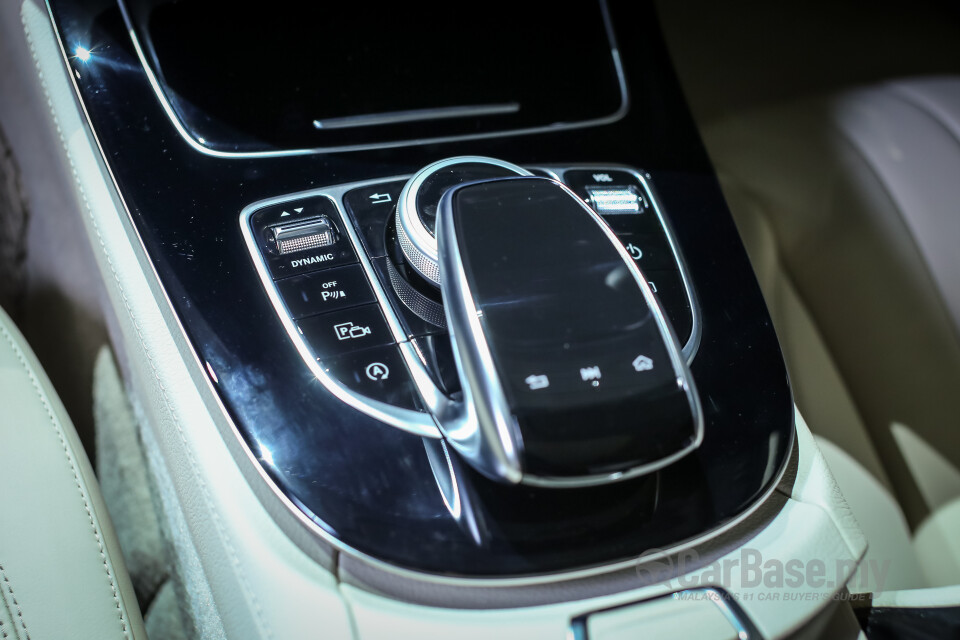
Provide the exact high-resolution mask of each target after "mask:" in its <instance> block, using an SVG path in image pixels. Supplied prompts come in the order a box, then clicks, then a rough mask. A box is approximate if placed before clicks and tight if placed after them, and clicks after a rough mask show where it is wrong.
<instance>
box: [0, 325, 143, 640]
mask: <svg viewBox="0 0 960 640" xmlns="http://www.w3.org/2000/svg"><path fill="white" fill-rule="evenodd" d="M0 477H2V483H0V514H2V515H0V637H2V638H3V639H4V640H6V639H8V638H9V639H14V638H15V639H17V640H28V639H29V640H44V639H51V640H62V639H64V638H71V639H82V638H90V639H91V640H93V639H96V640H104V639H109V638H117V639H120V638H123V639H126V640H131V639H136V638H146V633H145V632H144V628H143V621H142V619H141V617H140V610H139V609H138V607H137V601H136V597H135V595H134V592H133V587H132V585H131V583H130V579H129V576H128V575H127V569H126V567H125V565H124V562H123V557H122V555H121V554H120V549H119V547H118V545H117V539H116V535H115V533H114V530H113V525H112V524H111V522H110V517H109V514H108V513H107V509H106V506H105V505H104V503H103V500H102V498H101V497H100V491H99V488H98V486H97V481H96V478H95V477H94V475H93V469H92V468H91V466H90V462H89V460H88V459H87V456H86V455H85V454H84V451H83V448H82V446H81V444H80V441H79V439H78V438H77V434H76V432H75V431H74V428H73V425H72V424H71V423H70V419H69V418H68V417H67V415H66V413H65V412H64V409H63V406H62V405H61V403H60V400H59V399H58V398H57V395H56V393H55V392H54V391H53V388H52V387H51V386H50V382H49V381H48V380H47V377H46V375H45V374H44V372H43V370H42V369H41V368H40V365H39V363H38V362H37V360H36V358H35V357H34V355H33V353H32V352H31V350H30V348H29V347H28V346H27V344H26V342H25V341H24V340H23V336H22V335H21V334H20V332H19V331H18V330H17V328H16V327H15V326H14V325H13V323H12V322H11V320H10V318H9V317H8V316H7V315H6V314H5V313H4V312H3V311H2V310H0Z"/></svg>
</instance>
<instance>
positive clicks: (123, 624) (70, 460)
mask: <svg viewBox="0 0 960 640" xmlns="http://www.w3.org/2000/svg"><path fill="white" fill-rule="evenodd" d="M0 333H2V334H3V337H4V338H5V339H6V341H7V344H9V345H10V349H11V350H12V351H13V354H14V355H15V356H16V358H17V360H18V361H19V362H20V365H21V366H22V367H23V370H24V371H25V372H26V374H27V377H28V378H29V379H30V384H31V385H32V386H33V389H34V391H36V393H37V398H38V399H39V400H40V403H41V404H42V405H43V408H44V411H45V412H46V414H47V418H49V419H50V424H52V425H53V429H54V431H55V432H56V434H57V438H58V439H59V440H60V446H61V447H62V448H63V454H64V456H65V457H66V459H67V466H69V467H70V471H71V472H72V473H73V481H74V483H75V484H76V487H77V491H78V492H79V493H80V499H81V500H82V501H83V508H84V510H85V511H86V512H87V521H88V522H89V523H90V529H91V530H92V532H93V538H94V540H96V542H97V549H98V551H99V552H100V559H101V561H102V562H103V568H104V570H105V571H106V572H107V581H108V582H109V583H110V589H111V591H113V601H114V602H115V603H116V606H117V611H118V612H119V614H120V628H121V629H122V630H123V635H124V636H126V637H128V638H129V634H128V633H127V621H126V620H125V619H124V617H123V610H122V609H121V608H120V596H119V594H118V593H117V586H116V584H115V582H114V578H113V572H112V571H111V570H110V566H109V565H108V564H107V554H106V552H105V550H104V546H103V537H102V536H101V535H100V528H99V527H98V526H97V523H96V521H95V520H94V517H93V511H92V510H91V509H90V501H89V496H88V495H87V491H86V490H85V489H84V487H83V483H82V482H81V481H80V473H79V471H78V470H77V464H76V460H75V459H74V457H73V455H71V453H70V445H68V444H67V440H66V437H65V436H64V433H63V428H62V427H61V425H60V422H59V421H58V420H57V418H56V416H55V415H54V413H53V409H52V408H51V407H50V403H49V402H48V400H47V397H46V394H45V393H44V392H43V389H42V388H41V387H40V382H39V381H38V380H37V377H36V376H35V375H34V373H33V371H32V370H31V369H30V365H29V364H28V363H27V360H26V358H24V356H23V351H21V350H20V348H19V347H18V346H17V343H16V342H15V341H14V339H13V336H12V335H11V334H10V332H9V331H7V329H6V327H4V326H3V325H0ZM3 579H4V582H5V585H4V586H6V587H7V588H8V589H9V591H10V594H11V595H12V594H13V587H12V586H10V582H9V581H8V580H7V579H6V574H4V575H3ZM21 622H22V617H21Z"/></svg>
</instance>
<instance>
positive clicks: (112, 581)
mask: <svg viewBox="0 0 960 640" xmlns="http://www.w3.org/2000/svg"><path fill="white" fill-rule="evenodd" d="M21 22H22V24H23V27H24V32H25V35H26V37H27V43H28V44H29V46H30V53H31V55H32V56H33V60H34V64H36V65H37V66H38V71H39V59H38V58H37V52H36V47H35V46H34V42H33V37H32V35H31V33H30V27H29V26H28V25H27V22H26V16H25V15H24V14H23V13H22V12H21ZM40 78H41V83H42V84H43V85H44V92H45V93H47V92H46V82H45V81H44V80H43V75H42V73H41V74H40ZM46 97H47V104H48V105H49V106H50V107H51V108H52V107H53V104H52V102H51V100H50V96H49V93H47V96H46ZM57 131H58V132H59V131H60V127H59V124H58V126H57ZM60 140H61V142H63V135H62V134H61V135H60ZM0 332H2V333H3V334H4V336H5V337H6V339H7V342H8V343H9V344H10V346H11V347H12V349H13V352H14V354H15V355H16V356H17V359H18V360H19V361H20V364H21V365H22V366H23V368H24V370H25V371H26V372H27V376H28V377H29V378H30V382H31V384H32V385H33V388H34V389H35V390H36V392H37V396H38V397H39V398H40V402H41V403H42V404H43V407H44V409H45V410H46V412H47V417H49V418H50V422H51V423H52V424H53V426H54V429H55V430H56V432H57V437H58V438H59V439H60V445H61V446H62V447H63V451H64V455H65V456H66V458H67V463H68V465H69V466H70V470H71V471H72V472H73V479H74V481H75V483H76V486H77V490H78V491H79V492H80V498H81V500H82V501H83V508H84V509H85V510H86V512H87V519H88V521H89V522H90V529H91V530H92V533H93V537H94V540H96V543H97V549H98V550H99V552H100V559H101V561H102V562H103V569H104V571H105V572H106V574H107V582H108V583H109V584H110V590H111V592H112V593H113V602H114V605H115V606H116V609H117V614H118V616H119V618H120V629H121V631H122V632H123V635H124V637H125V638H128V639H129V638H130V632H129V629H128V627H127V620H126V618H125V617H124V614H123V607H121V605H120V594H119V593H118V591H117V584H116V580H115V579H114V575H113V571H112V570H111V568H110V564H109V563H108V562H107V554H106V551H105V548H104V543H103V537H102V536H101V533H100V529H99V527H98V526H97V523H96V521H95V520H94V517H93V512H92V511H91V509H90V502H89V499H88V495H87V492H86V491H85V490H84V487H83V485H82V483H81V482H80V476H79V473H78V471H77V466H76V461H75V460H74V458H73V456H72V455H71V454H70V447H69V445H68V444H67V441H66V439H65V438H64V434H63V430H62V428H61V426H60V424H59V422H58V421H57V419H56V417H55V416H54V414H53V411H52V409H51V408H50V404H49V403H48V401H47V398H46V396H45V395H44V393H43V391H42V389H41V387H40V384H39V382H38V381H37V378H36V376H35V375H34V373H33V371H31V369H30V367H29V365H28V364H27V361H26V359H25V358H24V357H23V352H22V351H21V350H20V349H19V348H18V347H17V345H16V343H15V342H14V341H13V337H12V336H11V335H10V333H9V332H8V331H7V330H6V328H5V327H3V326H0Z"/></svg>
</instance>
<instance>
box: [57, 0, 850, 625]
mask: <svg viewBox="0 0 960 640" xmlns="http://www.w3.org/2000/svg"><path fill="white" fill-rule="evenodd" d="M500 9H501V11H497V10H496V7H492V8H491V11H489V12H486V11H484V12H479V13H482V14H483V15H477V16H476V22H475V23H470V24H463V23H461V21H460V20H459V19H457V18H456V16H452V15H450V14H449V13H448V12H446V11H444V10H443V5H438V6H435V7H430V6H424V7H423V8H422V9H419V8H418V9H417V11H419V10H422V11H424V12H427V13H429V14H430V17H431V19H432V18H439V19H440V20H441V22H443V21H446V22H447V24H439V25H438V24H437V23H436V22H435V21H431V22H430V29H427V28H426V27H425V26H424V25H425V24H426V22H424V23H423V24H420V22H419V21H418V19H417V16H408V15H406V11H407V10H408V9H406V8H405V9H404V10H403V12H402V15H401V14H398V13H397V12H398V11H399V9H389V8H388V9H382V10H381V9H377V10H376V11H371V12H370V13H369V15H360V14H359V13H357V12H356V11H355V10H354V9H351V8H348V7H338V8H330V7H329V6H327V5H323V6H322V7H320V6H317V7H313V8H311V7H307V6H304V7H299V8H297V9H296V10H294V9H292V8H291V9H290V11H289V13H287V12H275V13H269V14H268V15H262V14H261V13H256V14H253V13H250V14H245V13H244V12H242V11H234V10H232V9H230V8H229V7H227V6H226V5H225V4H224V3H217V2H211V3H175V2H170V3H168V2H149V1H145V0H144V1H134V0H124V1H123V2H120V3H115V2H112V1H107V0H103V1H102V2H94V1H91V2H78V1H73V0H52V1H51V2H50V12H51V17H52V19H53V23H54V25H55V27H56V29H57V34H58V38H59V43H60V46H61V47H62V49H63V53H64V59H65V61H66V64H67V66H68V69H69V71H70V79H71V82H72V83H73V88H74V89H75V91H76V92H77V95H78V96H79V99H80V104H81V105H82V107H83V109H84V114H85V117H86V118H87V119H88V124H89V127H90V131H91V132H92V136H93V138H92V139H93V140H95V142H96V145H97V148H98V149H99V150H100V152H101V153H102V163H103V169H104V172H105V175H108V176H109V179H110V182H111V183H112V185H113V188H115V189H116V193H117V194H119V197H118V201H119V202H121V203H122V209H123V212H124V216H123V220H122V222H123V224H124V225H126V226H125V228H126V229H127V230H128V233H129V235H130V237H131V238H132V239H133V242H134V245H135V249H136V251H138V252H140V253H139V255H141V256H142V257H143V261H144V264H147V265H149V269H148V272H149V278H155V282H156V285H157V290H158V291H159V294H158V295H159V296H162V297H163V298H164V305H163V306H164V308H165V309H166V311H164V313H167V314H169V315H168V316H167V322H168V323H169V325H170V326H171V327H174V329H173V330H174V332H175V333H176V334H177V336H179V337H178V340H180V341H181V344H180V349H181V353H182V354H183V357H184V358H185V362H186V363H187V366H188V368H189V370H190V375H191V376H193V379H194V380H197V381H199V382H198V388H199V389H200V392H201V394H204V397H205V402H207V405H208V407H211V414H212V415H213V417H214V422H216V424H217V425H218V428H219V433H220V435H221V436H222V439H223V441H224V443H225V445H226V447H227V449H228V450H230V451H231V455H232V459H233V461H234V464H235V466H236V468H237V469H238V470H239V471H240V472H241V473H242V475H243V477H244V478H245V480H246V482H247V483H248V484H249V486H250V490H252V491H253V492H254V493H255V494H256V495H257V498H258V501H259V504H260V505H261V508H262V509H263V511H264V512H265V513H266V514H269V516H270V517H271V518H272V520H273V521H274V522H275V523H276V525H277V526H278V527H279V528H280V529H281V530H282V531H284V533H285V535H287V536H288V537H289V540H290V541H292V542H293V543H294V544H295V546H296V547H297V548H298V549H299V550H300V551H302V552H303V553H305V554H306V555H307V556H309V557H311V558H313V559H314V560H315V561H316V562H317V563H319V565H321V566H323V567H324V570H325V571H328V572H329V573H330V574H332V575H334V576H336V579H337V584H338V585H340V586H339V587H337V588H338V589H340V590H341V595H342V597H344V598H348V599H349V598H354V599H355V602H354V605H352V606H354V607H355V608H356V611H360V610H361V609H363V607H364V606H366V605H364V604H363V603H364V602H366V603H367V604H370V600H369V598H373V597H375V598H385V599H388V600H392V601H403V602H409V603H414V604H415V605H416V606H422V607H425V608H426V609H429V610H430V611H433V610H434V609H436V608H439V609H444V608H448V609H450V610H452V608H455V607H463V608H481V609H482V608H488V609H497V610H500V609H507V608H511V607H520V606H532V605H534V604H546V605H551V606H552V605H557V606H558V607H560V605H561V604H563V606H567V605H572V603H576V602H585V601H586V600H585V599H589V598H599V597H601V596H602V597H617V596H618V594H620V595H622V596H623V597H622V598H621V600H622V601H621V604H623V602H629V601H630V599H631V598H632V599H633V600H636V599H637V596H636V594H633V595H629V596H628V595H623V594H630V593H632V592H633V591H634V590H635V589H638V588H641V587H642V588H650V587H654V586H656V585H657V584H658V582H657V581H656V580H650V579H646V578H643V577H642V576H641V577H638V573H637V571H636V568H637V567H638V566H640V565H643V563H644V562H645V560H649V559H651V558H662V557H675V554H677V553H680V552H681V551H682V550H683V549H691V548H693V549H699V550H701V551H703V552H704V555H703V557H702V558H701V560H700V561H699V563H695V565H696V566H693V565H691V566H687V567H686V569H692V568H702V567H703V566H704V565H706V564H708V563H709V562H710V561H712V560H713V559H715V558H716V557H719V555H717V554H720V555H722V553H725V552H726V551H724V549H726V550H727V551H728V550H729V549H730V548H737V547H739V546H740V545H741V544H743V543H744V542H745V541H746V540H748V539H749V538H750V537H752V536H756V535H759V534H758V533H757V532H758V531H763V532H764V534H763V535H766V536H767V537H766V538H762V536H761V538H762V539H764V540H767V539H770V540H775V539H776V536H775V535H774V534H773V533H772V530H769V529H768V528H766V527H768V525H770V523H779V524H777V525H776V526H777V527H780V526H784V525H783V523H784V522H786V521H785V520H784V518H787V517H788V516H787V514H788V513H795V512H790V511H789V509H788V508H787V507H788V506H789V505H791V504H794V502H795V499H796V504H800V503H802V502H804V501H807V500H808V498H801V497H798V496H801V494H802V491H801V490H800V489H797V488H794V489H791V487H792V486H794V485H793V484H792V483H794V482H795V481H796V482H800V484H798V485H796V486H797V487H799V486H800V485H802V484H803V482H806V480H803V481H802V482H801V481H798V480H796V479H797V478H801V479H803V478H806V479H809V474H810V473H811V472H810V469H811V468H813V467H812V466H811V465H813V466H815V462H811V460H814V461H815V460H816V456H817V455H818V454H816V453H815V451H813V452H811V450H810V449H809V447H810V446H811V444H812V440H809V438H808V439H807V440H806V442H807V445H805V446H806V447H808V448H807V449H805V450H800V448H799V446H798V444H797V442H798V435H797V434H798V431H797V426H796V425H797V422H798V417H797V416H796V415H795V412H794V407H793V403H792V398H791V392H790V387H789V383H788V380H787V374H786V369H785V367H784V363H783V360H782V357H781V355H780V350H779V347H778V344H777V338H776V335H775V334H774V331H773V328H772V326H771V322H770V318H769V315H768V313H767V311H766V308H765V306H764V302H763V299H762V297H761V294H760V291H759V288H758V286H757V283H756V280H755V278H754V275H753V272H752V270H751V268H750V264H749V262H748V260H747V257H746V255H745V253H744V250H743V248H742V245H741V243H740V240H739V237H738V235H737V232H736V229H735V227H734V225H733V222H732V221H731V219H730V216H729V214H728V212H727V210H726V205H725V203H724V201H723V197H722V195H721V192H720V190H719V187H718V185H717V182H716V178H715V176H714V174H713V171H712V168H711V167H710V164H709V162H708V160H707V158H706V155H705V153H704V151H703V148H702V146H701V145H700V142H699V139H698V137H697V133H696V129H695V127H694V125H693V123H692V120H691V118H690V116H689V113H688V111H687V109H686V106H685V103H684V101H683V97H682V95H681V93H680V91H679V88H678V86H677V83H676V80H675V78H674V76H673V72H672V69H671V65H670V62H669V59H668V57H667V54H666V51H665V48H664V46H663V43H662V41H661V39H660V35H659V30H658V27H657V21H656V15H655V13H654V11H653V9H652V7H651V6H650V5H649V4H648V3H619V2H616V3H615V2H610V3H607V2H582V3H578V4H575V5H569V6H565V7H564V9H563V10H562V11H552V12H545V11H538V10H533V9H527V8H524V7H515V6H511V7H509V11H507V8H506V7H502V8H500ZM504 13H510V14H511V15H515V16H516V20H510V21H504V20H501V19H499V16H501V15H503V14H504ZM421 17H422V16H421ZM212 24H216V25H217V28H216V29H211V28H210V25H212ZM399 24H403V25H404V26H405V28H403V29H400V28H397V27H398V25H399ZM407 27H408V28H407ZM88 43H90V44H88ZM308 80H309V81H308ZM118 277H120V276H119V275H118ZM166 402H168V403H169V402H174V403H175V402H176V400H175V399H174V400H171V399H169V398H167V400H166ZM801 424H802V423H801ZM184 431H186V432H187V433H186V435H185V436H184V440H183V442H189V441H191V438H192V437H193V436H192V435H191V434H190V431H191V429H190V427H189V426H188V427H187V428H186V429H184ZM157 433H158V434H159V435H158V436H157V437H158V438H159V439H160V440H161V441H162V440H163V439H164V438H166V437H167V434H165V433H164V432H163V431H162V430H158V431H157ZM800 433H801V434H803V433H806V431H805V427H802V428H801V431H800ZM808 435H809V434H807V436H808ZM177 446H180V445H179V444H177ZM814 449H815V448H814ZM211 451H212V449H211ZM186 455H187V456H189V457H190V459H191V460H192V461H194V463H195V466H197V467H198V468H202V467H203V465H204V460H203V458H204V455H205V454H204V452H203V451H194V450H193V449H190V452H189V453H187V454H186ZM212 455H213V454H212V453H211V456H212ZM174 484H175V485H176V486H177V487H178V488H177V489H176V491H180V492H190V491H193V490H194V488H193V487H191V486H189V482H182V483H181V484H179V485H177V484H176V483H174ZM804 486H806V485H804ZM811 491H813V490H811ZM179 499H180V500H185V499H186V498H183V497H181V498H179ZM224 499H225V500H227V501H228V502H229V497H227V496H224ZM824 500H825V502H824V504H828V503H829V500H828V499H826V498H825V499H824ZM830 504H832V503H830ZM818 508H819V507H818ZM824 508H826V507H824ZM829 508H830V509H832V508H833V507H829ZM828 511H829V509H828ZM832 517H833V516H831V518H832ZM796 521H797V520H796V517H795V516H793V517H792V520H790V522H792V523H794V524H795V523H796ZM834 521H835V519H834V520H831V519H830V518H827V519H825V520H823V522H834ZM817 522H820V520H817ZM188 525H189V523H188ZM824 526H828V525H824ZM833 526H834V525H832V524H831V525H829V526H828V528H829V527H833ZM219 534H220V535H221V536H225V537H227V538H229V537H230V536H231V535H233V534H232V533H231V532H230V531H228V530H222V531H220V532H219ZM830 535H831V536H833V537H834V538H836V536H837V530H836V528H833V529H832V533H831V534H830ZM770 536H773V537H772V538H771V537H770ZM840 538H843V536H842V535H841V536H840ZM758 539H760V538H758ZM831 539H833V538H831ZM838 539H839V538H838ZM198 544H201V546H202V544H203V543H198ZM844 544H845V543H844ZM717 545H719V546H717ZM724 545H726V546H724ZM801 546H802V545H801ZM841 546H842V545H841ZM847 547H851V545H850V544H848V545H847ZM852 547H856V545H855V544H853V545H852ZM845 548H846V547H845ZM707 549H711V551H710V552H709V553H707ZM710 554H713V555H710ZM854 564H855V563H854ZM201 565H202V558H201ZM671 566H672V569H671V570H670V571H669V572H668V573H669V575H667V576H666V578H665V579H666V580H667V581H668V582H669V580H674V579H677V578H678V576H680V575H681V574H682V573H683V571H681V567H679V565H671ZM628 578H629V579H628ZM631 580H632V581H633V582H631ZM720 582H723V581H720ZM834 586H835V589H834V591H836V590H839V589H840V588H841V587H842V583H838V584H837V585H834ZM710 587H711V589H716V588H719V589H720V591H721V592H722V591H723V590H724V589H731V588H732V585H731V584H729V583H723V584H711V585H710ZM661 591H662V589H661ZM707 591H709V590H707ZM668 592H669V591H668ZM214 598H216V594H214ZM623 598H626V600H625V601H624V600H623ZM564 603H565V604H564ZM384 606H387V605H382V606H381V605H378V606H377V607H375V608H376V609H378V610H379V611H384V610H386V609H383V607H384ZM618 606H619V605H618ZM578 607H579V605H578V606H577V607H574V608H578ZM590 607H592V609H591V608H587V609H583V607H579V609H578V611H579V613H577V614H576V615H573V614H570V613H569V612H567V611H566V609H563V611H564V612H563V613H560V614H558V615H560V617H562V618H563V619H564V620H566V623H565V625H566V626H567V627H569V625H570V624H573V622H572V621H573V620H574V618H577V616H580V617H579V618H577V619H578V620H580V622H581V623H583V625H586V626H584V629H586V628H587V627H588V626H589V624H588V622H589V621H588V618H589V616H587V617H583V616H586V615H587V613H588V612H589V611H590V610H597V611H599V610H600V608H601V607H599V604H598V603H596V602H595V603H593V604H591V605H590ZM388 608H389V607H388ZM650 610H652V609H650ZM551 611H554V610H553V609H551ZM555 611H560V609H556V610H555ZM722 612H726V613H723V615H727V614H729V616H730V619H733V620H738V621H739V622H738V623H737V624H738V625H739V628H741V629H746V630H747V631H749V630H750V629H753V630H756V629H757V628H759V627H754V626H753V624H754V623H753V622H751V621H750V620H751V618H752V616H754V615H756V614H752V613H750V612H749V611H746V612H745V611H744V610H741V609H740V608H738V606H735V605H734V606H732V608H730V607H727V608H725V609H723V608H722ZM267 615H269V614H267ZM356 615H360V613H356ZM444 615H445V614H444ZM761 617H762V616H761ZM808 617H809V616H808ZM599 619H600V618H597V620H599ZM578 624H579V623H578ZM764 624H766V623H764ZM361 626H362V625H361ZM574 626H576V625H574ZM735 626H737V625H735ZM762 626H763V625H762V624H761V627H762ZM570 628H573V627H570ZM747 631H744V633H747ZM578 633H580V632H578ZM582 633H587V632H586V631H583V632H582ZM361 635H363V634H361ZM374 635H375V634H374ZM748 635H749V634H748ZM590 637H594V634H590ZM596 637H603V635H602V634H601V632H599V631H598V632H596Z"/></svg>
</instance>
